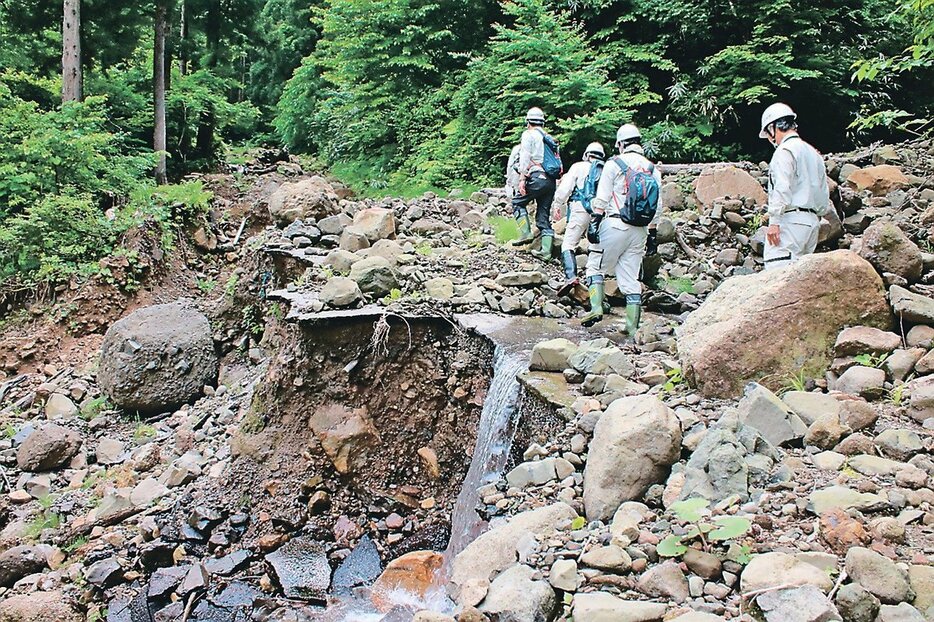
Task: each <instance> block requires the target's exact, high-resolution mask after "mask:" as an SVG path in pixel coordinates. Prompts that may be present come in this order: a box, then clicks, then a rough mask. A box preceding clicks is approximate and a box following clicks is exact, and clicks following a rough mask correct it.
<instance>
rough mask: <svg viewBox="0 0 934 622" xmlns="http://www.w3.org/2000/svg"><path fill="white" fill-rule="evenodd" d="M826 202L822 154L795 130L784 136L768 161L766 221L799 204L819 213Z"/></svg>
mask: <svg viewBox="0 0 934 622" xmlns="http://www.w3.org/2000/svg"><path fill="white" fill-rule="evenodd" d="M829 205H830V190H829V189H828V187H827V166H826V165H825V164H824V158H823V157H821V155H820V154H819V153H818V152H817V149H815V148H814V147H812V146H811V145H810V144H808V143H806V142H805V141H804V140H802V139H801V137H800V136H798V135H797V134H790V135H788V136H786V137H785V139H784V140H783V141H782V142H781V144H780V145H779V146H778V149H776V150H775V153H774V154H773V155H772V161H771V163H770V164H769V209H768V212H769V221H770V222H771V220H772V219H773V218H778V217H779V216H781V215H782V214H784V213H785V212H787V211H790V210H794V209H802V208H803V209H807V210H813V211H815V212H817V215H818V216H823V215H824V214H825V213H826V212H827V209H828V207H829Z"/></svg>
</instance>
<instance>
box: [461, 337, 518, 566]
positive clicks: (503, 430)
mask: <svg viewBox="0 0 934 622" xmlns="http://www.w3.org/2000/svg"><path fill="white" fill-rule="evenodd" d="M527 361H528V357H527V356H525V355H523V354H517V353H514V352H507V351H506V350H505V349H504V348H503V347H502V346H497V347H496V352H495V354H494V356H493V379H492V380H491V381H490V389H489V391H488V392H487V395H486V399H485V400H484V402H483V413H482V414H481V415H480V423H479V424H478V425H477V443H476V445H475V446H474V451H473V458H472V459H471V462H470V468H469V470H468V471H467V475H466V477H465V478H464V483H463V484H462V486H461V491H460V494H458V496H457V501H456V503H455V504H454V511H453V514H452V515H451V539H450V541H449V543H448V548H447V551H446V552H445V557H446V559H447V561H448V563H450V561H451V560H453V559H454V557H455V556H456V555H457V554H458V553H460V552H461V551H463V550H464V548H465V547H466V546H467V545H468V544H470V543H471V542H472V541H473V540H474V539H475V538H476V537H477V536H478V535H480V533H481V531H482V530H483V528H484V527H485V526H486V525H485V524H484V522H483V520H482V519H481V518H480V516H479V515H478V514H477V511H476V509H475V508H476V506H477V503H478V502H479V501H480V499H479V494H478V492H477V489H479V488H480V487H481V486H483V485H485V484H488V483H490V482H493V481H496V480H497V479H498V478H499V476H500V475H501V474H502V472H503V469H504V468H505V467H506V462H507V461H508V460H509V452H510V451H511V450H512V442H513V439H514V438H515V435H516V428H517V424H518V416H519V407H518V406H519V405H518V398H519V381H518V380H517V379H516V376H517V375H518V374H519V373H521V372H523V371H525V368H526V364H527Z"/></svg>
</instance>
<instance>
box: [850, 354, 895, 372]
mask: <svg viewBox="0 0 934 622" xmlns="http://www.w3.org/2000/svg"><path fill="white" fill-rule="evenodd" d="M888 358H889V355H888V354H857V355H856V356H854V357H853V360H854V361H856V363H857V365H862V366H863V367H875V368H877V369H878V368H881V367H882V366H883V365H884V364H885V361H886V360H888Z"/></svg>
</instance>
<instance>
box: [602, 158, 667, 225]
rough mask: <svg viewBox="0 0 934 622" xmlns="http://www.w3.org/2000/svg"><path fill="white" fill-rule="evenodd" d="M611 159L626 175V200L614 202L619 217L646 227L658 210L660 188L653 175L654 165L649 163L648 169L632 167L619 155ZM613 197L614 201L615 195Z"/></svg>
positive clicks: (628, 222)
mask: <svg viewBox="0 0 934 622" xmlns="http://www.w3.org/2000/svg"><path fill="white" fill-rule="evenodd" d="M613 161H614V162H616V165H617V166H618V167H619V170H621V171H622V172H623V175H625V176H626V202H625V204H624V205H620V204H619V203H617V204H616V209H618V210H619V217H620V218H621V219H622V221H623V222H625V223H627V224H630V225H633V226H636V227H647V226H648V225H649V223H651V222H652V220H653V219H654V218H655V212H657V211H658V197H659V191H660V188H659V187H658V180H657V179H655V177H654V175H653V173H654V172H655V166H654V165H653V164H651V163H650V164H649V168H648V169H641V168H633V167H631V166H629V165H628V164H626V161H625V160H623V159H622V158H621V157H619V156H617V157H615V158H613ZM613 198H614V201H615V200H616V197H615V195H614V197H613Z"/></svg>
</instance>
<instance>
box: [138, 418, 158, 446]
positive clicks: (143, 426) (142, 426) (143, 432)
mask: <svg viewBox="0 0 934 622" xmlns="http://www.w3.org/2000/svg"><path fill="white" fill-rule="evenodd" d="M155 437H156V428H154V427H153V426H151V425H149V424H148V423H145V422H143V421H140V420H137V421H136V429H134V430H133V440H134V441H136V442H137V443H144V442H146V441H149V440H152V439H154V438H155Z"/></svg>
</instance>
